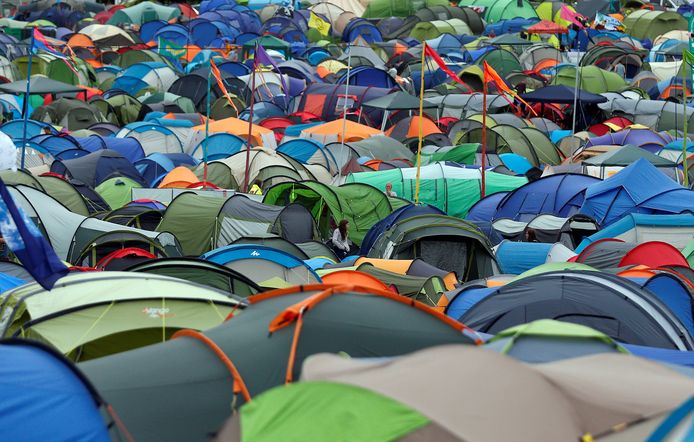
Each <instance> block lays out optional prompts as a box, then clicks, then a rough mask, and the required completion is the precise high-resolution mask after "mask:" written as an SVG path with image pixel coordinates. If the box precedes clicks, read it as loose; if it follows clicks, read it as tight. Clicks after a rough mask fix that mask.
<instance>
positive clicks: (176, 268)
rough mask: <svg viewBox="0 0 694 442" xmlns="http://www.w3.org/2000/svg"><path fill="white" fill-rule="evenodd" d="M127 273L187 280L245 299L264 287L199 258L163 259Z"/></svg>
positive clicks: (130, 268)
mask: <svg viewBox="0 0 694 442" xmlns="http://www.w3.org/2000/svg"><path fill="white" fill-rule="evenodd" d="M126 270H127V271H128V272H136V273H149V274H155V275H162V276H169V277H172V278H179V279H184V280H186V281H190V282H194V283H196V284H200V285H205V286H210V287H213V288H216V289H219V290H223V291H225V292H227V293H231V294H234V295H236V296H240V297H242V298H246V297H248V296H252V295H255V294H256V293H258V292H260V287H258V286H257V285H256V284H255V283H254V282H253V281H251V280H250V279H248V278H247V277H245V276H244V275H242V274H240V273H239V272H236V271H235V270H232V269H230V268H228V267H224V266H223V265H219V264H215V263H213V262H211V261H204V260H202V259H199V258H184V257H179V258H160V259H156V260H152V261H146V262H142V263H139V264H135V265H133V266H131V267H129V268H128V269H126Z"/></svg>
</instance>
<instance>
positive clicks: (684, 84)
mask: <svg viewBox="0 0 694 442" xmlns="http://www.w3.org/2000/svg"><path fill="white" fill-rule="evenodd" d="M686 64H687V61H686V57H685V56H684V54H682V120H683V121H682V171H683V172H684V174H683V175H684V187H686V188H689V171H688V170H687V140H688V136H687V135H688V134H687V71H690V69H687V68H686V66H685V65H686ZM689 74H690V75H689V76H691V71H690V72H689Z"/></svg>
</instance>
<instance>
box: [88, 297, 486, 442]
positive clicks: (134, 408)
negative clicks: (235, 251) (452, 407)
mask: <svg viewBox="0 0 694 442" xmlns="http://www.w3.org/2000/svg"><path fill="white" fill-rule="evenodd" d="M328 289H333V290H332V291H333V293H334V294H333V295H332V296H327V297H324V298H317V297H315V296H314V295H317V294H319V293H326V290H328ZM248 301H249V302H250V306H249V307H248V308H246V309H245V310H244V312H243V314H240V315H238V316H235V317H234V318H233V319H232V320H230V321H227V322H225V323H224V324H222V325H220V326H219V327H215V328H213V329H210V330H207V331H205V332H204V335H202V334H194V333H186V334H185V335H182V336H180V337H179V338H178V339H173V340H172V341H170V342H166V343H163V344H157V345H153V346H149V347H147V348H146V349H141V350H135V351H130V352H126V353H121V354H119V355H114V356H110V357H106V358H100V359H97V360H94V361H90V362H87V363H84V364H80V368H81V369H82V370H83V371H84V372H85V373H86V375H87V377H88V378H89V379H90V380H91V381H92V382H93V383H94V385H95V386H96V388H97V389H98V391H99V392H100V393H101V394H102V395H103V396H104V398H105V399H106V400H107V401H109V403H111V404H112V406H113V407H114V408H116V409H117V410H118V411H119V414H120V417H121V419H122V420H123V423H124V425H125V426H126V427H127V428H128V430H129V431H130V432H131V434H132V435H133V437H134V438H136V439H137V440H138V441H153V440H157V441H158V440H162V438H164V439H185V440H191V439H204V438H207V437H208V435H209V434H210V433H211V432H213V431H215V430H217V429H218V428H219V427H220V426H221V425H222V422H223V420H224V419H225V418H226V417H227V416H228V413H229V405H230V404H233V405H232V408H235V407H237V406H240V405H241V404H243V403H244V402H246V401H247V400H248V398H249V397H250V398H252V397H255V396H256V395H258V394H260V393H261V392H263V391H265V390H268V389H269V388H272V387H274V386H277V385H281V384H283V383H284V382H285V377H286V375H287V374H288V376H289V377H290V379H299V377H300V375H301V366H302V363H303V361H304V360H305V359H306V358H307V357H308V356H310V355H313V354H316V353H321V352H344V353H346V354H348V355H350V357H353V358H358V357H386V356H396V355H401V354H405V353H409V352H412V351H415V350H418V349H422V348H425V347H430V346H432V345H441V344H451V343H457V344H466V343H467V344H471V343H473V342H474V341H473V340H472V339H471V338H470V337H468V336H467V335H466V334H464V333H462V331H463V330H464V327H463V326H462V325H461V324H458V323H456V322H454V321H450V320H449V319H447V318H443V317H442V316H441V315H440V314H438V313H436V312H434V311H433V310H431V309H430V308H428V307H426V306H424V305H422V304H420V303H418V302H416V301H413V300H410V299H407V298H402V297H399V296H397V295H395V294H393V293H390V292H380V291H379V292H374V291H373V290H367V289H361V288H359V287H355V288H354V289H345V288H344V287H340V286H328V285H308V286H303V287H301V288H300V287H293V288H290V289H286V290H276V291H273V292H267V293H264V294H261V295H257V296H252V297H250V298H249V299H248ZM307 302H308V303H310V305H311V307H310V308H309V309H308V310H306V312H305V313H304V315H303V318H302V320H301V321H302V326H301V330H300V332H301V339H300V342H301V343H300V345H299V346H298V347H297V348H296V351H292V350H291V348H292V340H293V339H294V336H296V333H298V330H297V331H295V329H297V328H298V327H296V323H295V319H288V320H287V321H286V322H285V323H284V324H285V325H284V326H281V327H279V328H275V327H274V326H273V325H272V324H273V323H274V321H275V318H277V316H278V315H282V316H284V315H287V314H288V313H289V311H290V309H291V308H292V307H293V308H297V306H299V305H304V304H305V303H307ZM302 303H303V304H302ZM285 317H287V316H285ZM287 318H288V317H287ZM268 326H270V327H271V329H270V330H273V332H272V333H268ZM201 339H202V340H205V341H207V340H211V341H212V342H213V343H215V344H216V345H215V347H219V350H220V351H221V354H224V355H225V357H226V358H227V359H228V360H230V361H233V364H234V366H235V367H236V370H237V372H238V375H237V376H232V375H231V374H230V373H229V371H228V370H227V368H226V367H225V366H224V364H222V363H221V362H220V359H219V358H220V356H221V354H220V353H217V354H215V352H212V351H210V348H209V347H208V346H207V345H206V344H205V343H204V342H203V341H201ZM290 353H291V354H292V355H295V358H294V357H292V363H290V364H288V363H287V357H288V356H287V355H288V354H290ZM218 354H219V355H220V356H218ZM241 381H242V382H243V385H244V386H245V387H242V390H241V391H244V390H246V391H247V392H248V395H247V396H246V395H235V394H234V391H233V389H232V388H231V384H232V383H238V382H241ZM239 385H240V384H239ZM173 386H175V388H172V387H173ZM236 396H238V397H236ZM244 397H245V398H244ZM191 413H192V414H196V415H197V416H199V417H198V418H197V419H194V420H192V421H191V420H188V419H186V418H185V417H186V416H190V415H191Z"/></svg>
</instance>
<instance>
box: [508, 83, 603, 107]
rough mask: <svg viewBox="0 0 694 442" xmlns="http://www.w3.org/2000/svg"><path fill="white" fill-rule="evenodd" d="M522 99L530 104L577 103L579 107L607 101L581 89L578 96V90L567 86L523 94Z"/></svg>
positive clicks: (546, 88) (548, 87) (600, 96)
mask: <svg viewBox="0 0 694 442" xmlns="http://www.w3.org/2000/svg"><path fill="white" fill-rule="evenodd" d="M521 98H523V99H524V100H525V101H528V102H530V103H563V104H574V102H575V101H577V102H578V104H579V105H585V104H599V103H605V102H606V101H607V98H605V97H603V96H602V95H597V94H591V93H590V92H587V91H584V90H582V89H579V90H578V94H576V90H575V89H574V88H573V87H569V86H567V85H565V84H560V85H556V86H547V87H543V88H540V89H537V90H534V91H532V92H529V93H527V94H523V95H521Z"/></svg>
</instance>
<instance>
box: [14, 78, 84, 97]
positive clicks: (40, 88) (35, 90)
mask: <svg viewBox="0 0 694 442" xmlns="http://www.w3.org/2000/svg"><path fill="white" fill-rule="evenodd" d="M29 86H30V91H29V94H30V95H46V94H68V93H74V92H84V93H85V94H86V92H87V91H86V90H85V89H84V88H83V87H79V86H73V85H71V84H67V83H63V82H62V81H57V80H52V79H50V78H48V77H44V76H43V75H32V76H31V81H30V84H29ZM0 92H4V93H6V94H13V95H25V94H26V92H27V81H26V80H17V81H13V82H12V83H7V84H2V85H0Z"/></svg>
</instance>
